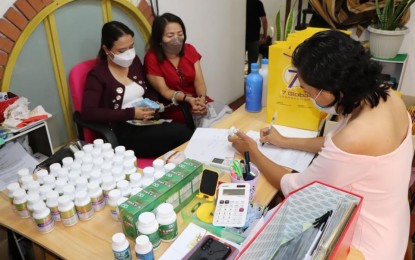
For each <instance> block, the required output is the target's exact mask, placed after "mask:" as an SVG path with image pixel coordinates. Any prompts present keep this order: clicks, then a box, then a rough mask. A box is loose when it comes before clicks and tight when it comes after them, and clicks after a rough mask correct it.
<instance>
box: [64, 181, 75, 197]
mask: <svg viewBox="0 0 415 260" xmlns="http://www.w3.org/2000/svg"><path fill="white" fill-rule="evenodd" d="M63 195H65V196H68V197H69V199H70V200H71V201H73V200H74V199H75V186H73V185H71V184H67V185H66V186H65V187H63Z"/></svg>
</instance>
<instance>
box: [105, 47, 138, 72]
mask: <svg viewBox="0 0 415 260" xmlns="http://www.w3.org/2000/svg"><path fill="white" fill-rule="evenodd" d="M111 53H112V52H111ZM112 54H113V55H114V58H111V56H110V58H111V60H112V61H113V62H114V63H115V64H117V65H120V66H121V67H124V68H128V67H130V65H131V64H132V63H133V60H134V58H135V49H134V48H131V49H128V50H126V51H125V52H123V53H120V54H114V53H112Z"/></svg>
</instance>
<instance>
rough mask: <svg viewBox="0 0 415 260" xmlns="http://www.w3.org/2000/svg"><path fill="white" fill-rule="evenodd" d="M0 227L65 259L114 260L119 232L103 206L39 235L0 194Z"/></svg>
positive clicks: (261, 116) (260, 120) (255, 121)
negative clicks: (87, 217) (73, 222)
mask: <svg viewBox="0 0 415 260" xmlns="http://www.w3.org/2000/svg"><path fill="white" fill-rule="evenodd" d="M265 115H266V111H264V110H263V111H262V112H260V113H247V112H245V109H244V106H242V107H241V108H239V109H238V110H236V111H235V112H234V113H232V114H231V115H229V116H228V117H226V118H225V119H223V120H222V121H220V122H218V123H217V124H216V125H215V126H214V127H215V128H225V129H228V128H230V127H231V126H235V127H237V128H238V129H240V130H242V131H248V130H259V129H261V128H263V127H265V126H267V123H265ZM185 147H186V144H184V145H182V146H180V147H178V148H177V149H178V150H183V149H184V148H185ZM259 177H260V179H259V180H258V187H260V188H258V189H257V190H259V191H261V192H257V194H256V200H258V201H259V202H260V203H261V204H268V203H269V202H270V201H271V199H272V198H273V196H274V195H275V194H276V192H277V190H276V189H275V188H274V187H273V186H271V185H270V184H269V183H268V182H267V181H266V179H265V178H264V177H263V176H262V175H260V176H259ZM177 216H178V227H179V232H181V231H182V230H183V229H184V228H185V226H184V224H183V220H182V219H181V216H180V214H178V215H177ZM0 225H1V226H4V227H6V228H8V229H11V230H13V231H14V232H16V233H19V234H21V235H23V236H24V237H26V238H28V239H30V240H31V241H33V242H34V243H36V244H38V245H40V246H41V247H43V248H45V249H46V250H48V251H50V252H52V253H54V254H56V255H57V256H58V257H61V258H64V259H113V254H112V250H111V236H112V235H113V234H115V233H117V232H122V228H121V224H120V223H119V222H116V221H114V220H113V219H112V217H111V214H110V211H109V207H105V208H104V209H103V210H102V211H100V212H96V213H95V214H94V217H93V218H92V219H91V220H89V221H85V222H82V221H79V222H78V223H77V224H76V225H74V226H72V227H64V226H63V225H62V223H61V222H57V223H55V229H54V230H53V231H52V232H50V233H48V234H41V233H39V232H38V231H37V230H36V227H35V225H34V224H33V222H32V221H31V220H30V219H21V218H20V217H18V215H17V213H15V212H14V211H13V210H12V207H11V205H10V203H9V201H8V198H7V196H6V195H5V194H3V193H2V194H1V195H0ZM129 242H130V246H131V249H132V252H133V254H134V255H135V253H134V245H135V242H134V241H132V240H131V239H129ZM170 245H171V243H164V242H162V244H161V246H160V247H159V248H158V249H157V250H156V251H155V255H156V257H159V256H161V255H162V254H163V252H164V251H165V250H166V249H167V248H168V247H169V246H170ZM352 251H355V250H352ZM357 253H359V252H357ZM134 258H135V256H134ZM353 259H363V258H353ZM172 260H173V259H172Z"/></svg>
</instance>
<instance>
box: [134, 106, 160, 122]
mask: <svg viewBox="0 0 415 260" xmlns="http://www.w3.org/2000/svg"><path fill="white" fill-rule="evenodd" d="M134 110H135V113H134V119H138V120H151V119H153V117H154V113H155V112H156V111H155V110H154V109H150V108H148V107H135V108H134Z"/></svg>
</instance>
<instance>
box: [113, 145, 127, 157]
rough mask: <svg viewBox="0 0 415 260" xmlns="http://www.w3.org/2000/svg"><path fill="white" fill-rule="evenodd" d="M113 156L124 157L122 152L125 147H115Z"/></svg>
mask: <svg viewBox="0 0 415 260" xmlns="http://www.w3.org/2000/svg"><path fill="white" fill-rule="evenodd" d="M114 150H115V154H119V155H122V156H124V152H125V146H122V145H119V146H117V147H115V149H114Z"/></svg>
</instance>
